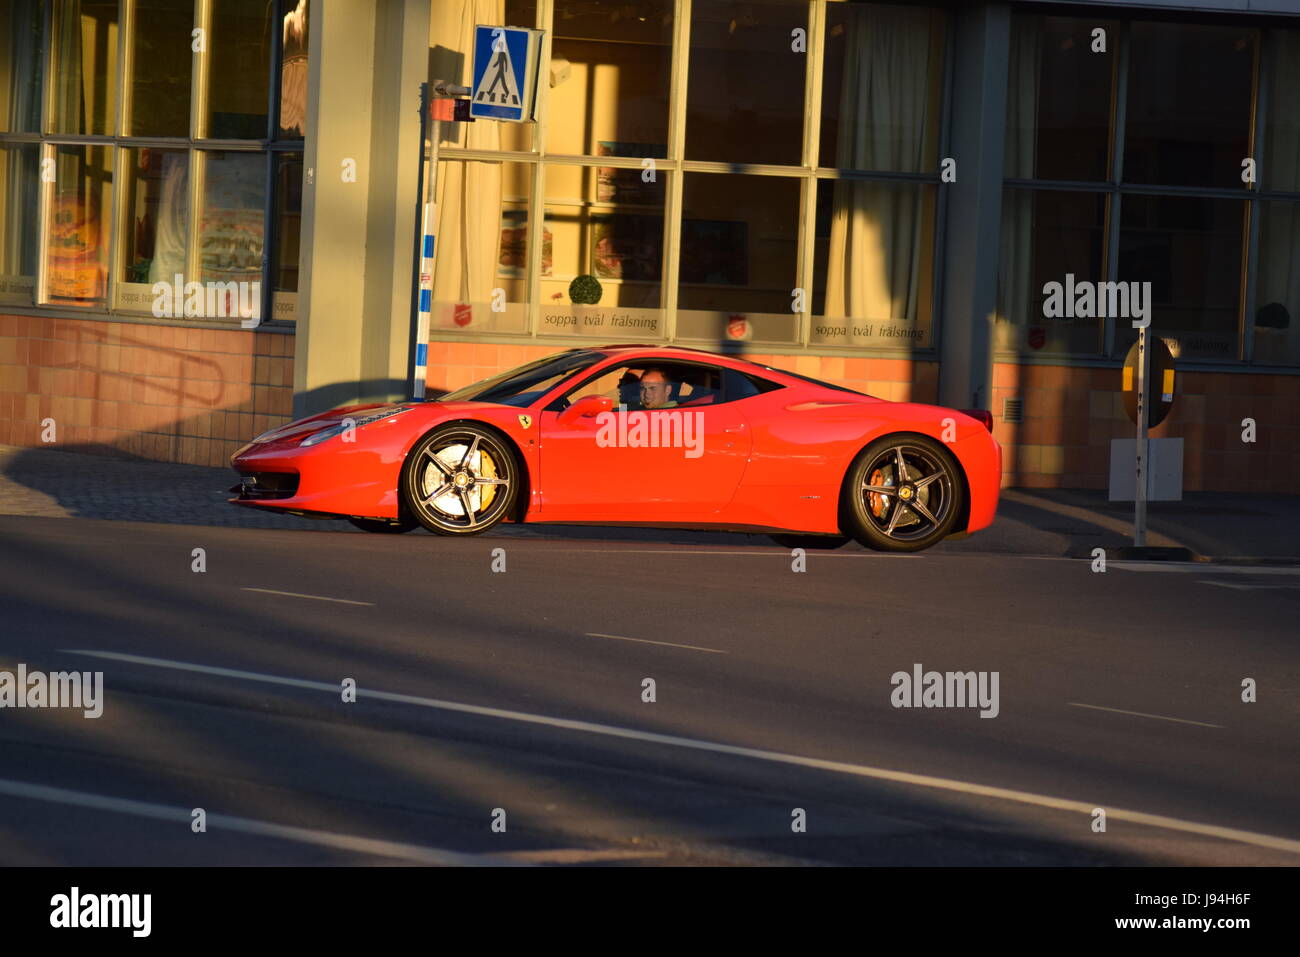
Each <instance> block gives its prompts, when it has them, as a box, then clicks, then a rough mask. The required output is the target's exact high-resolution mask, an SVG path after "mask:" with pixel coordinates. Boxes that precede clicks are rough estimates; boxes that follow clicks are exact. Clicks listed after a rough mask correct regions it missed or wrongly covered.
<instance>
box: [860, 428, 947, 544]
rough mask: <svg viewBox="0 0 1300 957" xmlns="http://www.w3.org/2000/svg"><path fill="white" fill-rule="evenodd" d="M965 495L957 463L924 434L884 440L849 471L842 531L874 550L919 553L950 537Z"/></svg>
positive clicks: (873, 444)
mask: <svg viewBox="0 0 1300 957" xmlns="http://www.w3.org/2000/svg"><path fill="white" fill-rule="evenodd" d="M963 494H964V492H963V488H962V482H961V476H960V475H959V474H958V472H957V464H956V462H955V461H954V460H953V457H952V454H951V453H950V452H949V451H948V450H947V449H946V448H944V447H943V445H941V444H940V443H939V442H936V441H935V440H934V439H931V438H927V437H926V436H923V435H887V436H884V437H883V438H880V439H877V440H876V441H875V442H872V443H871V444H870V445H868V446H867V447H866V448H865V449H863V450H862V452H861V454H860V455H858V457H857V458H856V459H855V460H854V461H853V465H852V466H850V467H849V474H848V478H847V479H846V481H845V483H844V497H843V501H842V505H843V510H844V513H845V514H844V518H845V520H846V524H845V530H846V531H850V530H851V531H852V532H853V537H854V538H856V539H857V540H858V541H859V542H861V543H862V544H863V545H866V546H867V547H868V548H874V549H876V550H878V551H884V552H919V551H921V550H922V549H925V548H929V547H930V546H931V545H933V544H935V542H938V541H941V540H942V539H944V538H946V537H947V536H948V535H949V534H950V533H951V532H952V528H953V526H954V525H955V524H956V522H957V516H958V515H959V514H960V513H961V507H962V496H963Z"/></svg>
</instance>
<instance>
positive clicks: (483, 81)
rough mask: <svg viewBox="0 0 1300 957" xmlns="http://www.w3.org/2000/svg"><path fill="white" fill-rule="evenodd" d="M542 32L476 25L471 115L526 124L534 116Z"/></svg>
mask: <svg viewBox="0 0 1300 957" xmlns="http://www.w3.org/2000/svg"><path fill="white" fill-rule="evenodd" d="M541 37H542V34H541V31H540V30H529V29H526V28H524V27H491V26H476V27H475V28H474V82H473V84H472V85H471V87H470V103H469V113H470V116H473V117H476V118H483V119H489V120H506V121H508V122H512V123H523V122H525V121H527V120H531V119H532V118H533V95H534V92H535V88H536V83H535V80H536V78H537V61H538V58H539V53H540V49H541Z"/></svg>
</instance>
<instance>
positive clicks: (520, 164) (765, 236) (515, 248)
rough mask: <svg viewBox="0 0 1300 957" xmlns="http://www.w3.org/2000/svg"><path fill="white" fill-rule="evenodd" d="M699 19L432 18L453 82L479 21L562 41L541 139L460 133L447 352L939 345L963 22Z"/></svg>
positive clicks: (443, 199)
mask: <svg viewBox="0 0 1300 957" xmlns="http://www.w3.org/2000/svg"><path fill="white" fill-rule="evenodd" d="M687 8H688V6H687V5H686V4H685V3H683V2H681V0H634V2H632V3H593V2H590V0H476V2H475V3H467V4H435V5H434V8H433V35H434V37H435V38H437V41H438V42H437V43H435V45H434V51H433V65H432V70H433V74H434V76H436V77H438V78H441V79H447V80H452V81H458V82H461V83H468V82H469V81H470V76H469V73H470V68H471V65H472V55H471V54H470V51H471V48H472V44H471V37H472V31H473V27H474V24H475V23H509V24H512V25H517V26H533V27H538V28H540V29H542V30H544V31H546V36H547V37H548V38H549V41H550V44H551V59H550V65H549V75H545V74H544V75H543V77H542V80H541V83H540V84H539V91H538V104H537V110H538V117H539V122H537V123H536V124H508V123H494V122H486V121H480V122H477V123H455V122H444V123H442V124H441V128H440V130H439V136H438V141H439V163H438V173H437V186H436V196H437V208H438V213H439V222H438V228H437V235H438V250H439V253H438V256H437V258H436V259H435V262H434V270H435V272H434V277H433V285H434V294H433V312H432V320H431V326H432V328H433V330H434V331H435V334H437V333H447V334H452V335H456V334H462V333H464V334H469V335H476V334H481V333H487V334H492V333H502V334H521V333H522V334H530V335H542V336H565V337H568V336H575V337H587V338H599V339H602V340H605V339H618V338H625V339H629V340H632V341H646V340H651V341H656V340H673V341H681V342H686V343H692V344H700V345H706V346H707V345H717V344H719V343H723V344H726V343H727V342H728V341H729V340H746V341H749V342H752V343H754V344H755V345H762V344H766V345H770V346H774V347H785V348H799V347H803V346H808V345H814V346H816V347H817V348H819V349H824V348H828V347H829V348H832V349H836V348H839V349H858V350H872V351H875V350H884V351H887V352H893V353H897V352H900V351H906V352H909V353H910V352H913V351H915V350H917V349H925V348H928V347H930V346H932V345H933V337H932V326H933V303H934V298H935V297H934V285H935V281H936V270H935V268H934V258H935V249H936V247H937V244H938V242H939V237H938V230H937V224H938V222H939V210H938V207H939V196H940V190H939V182H940V166H941V164H940V160H941V156H942V153H941V146H940V133H941V130H940V125H941V123H940V121H941V116H942V91H943V88H944V79H945V66H944V64H945V59H946V49H947V45H948V29H947V26H946V20H945V17H944V15H943V14H942V13H941V12H939V11H937V10H933V9H930V8H928V7H916V6H910V5H902V4H872V3H856V2H855V3H849V2H839V0H691V3H690V4H689V11H690V14H689V16H688V17H686V16H684V11H685V10H686V9H687ZM448 38H455V39H456V42H457V43H458V45H459V48H458V49H451V48H450V43H449V39H448Z"/></svg>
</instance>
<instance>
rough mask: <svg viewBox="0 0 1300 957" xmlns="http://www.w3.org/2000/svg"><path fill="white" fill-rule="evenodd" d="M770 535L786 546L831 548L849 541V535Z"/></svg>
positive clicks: (775, 540)
mask: <svg viewBox="0 0 1300 957" xmlns="http://www.w3.org/2000/svg"><path fill="white" fill-rule="evenodd" d="M769 537H770V538H771V539H772V541H774V542H776V543H777V544H778V545H781V546H784V547H785V548H802V549H810V548H816V549H831V548H839V547H841V546H843V545H847V544H848V543H849V536H847V535H772V536H769Z"/></svg>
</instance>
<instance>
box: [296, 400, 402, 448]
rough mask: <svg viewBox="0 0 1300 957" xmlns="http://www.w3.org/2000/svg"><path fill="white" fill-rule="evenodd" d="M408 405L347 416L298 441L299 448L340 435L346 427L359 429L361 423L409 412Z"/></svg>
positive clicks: (317, 443) (365, 423)
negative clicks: (337, 422) (335, 423)
mask: <svg viewBox="0 0 1300 957" xmlns="http://www.w3.org/2000/svg"><path fill="white" fill-rule="evenodd" d="M410 411H411V410H410V408H409V407H404V408H401V409H388V410H386V411H384V412H368V413H366V414H364V415H357V416H348V417H346V418H345V419H344V420H343V421H342V422H340V423H339V424H338V425H332V426H330V427H329V428H328V429H321V431H319V432H313V433H312V434H311V435H309V436H307V438H305V439H303V440H302V441H301V442H299V443H298V447H299V448H304V449H305V448H309V447H311V446H313V445H319V444H320V443H321V442H324V441H325V440H326V439H332V438H334V436H336V435H342V434H343V433H344V432H346V431H347V430H348V429H359V428H361V427H362V426H363V425H370V424H371V423H372V422H378V421H380V420H381V419H391V418H392V417H393V416H395V415H401V414H402V413H403V412H410Z"/></svg>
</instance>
